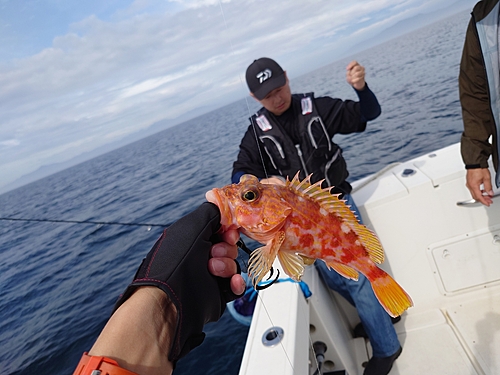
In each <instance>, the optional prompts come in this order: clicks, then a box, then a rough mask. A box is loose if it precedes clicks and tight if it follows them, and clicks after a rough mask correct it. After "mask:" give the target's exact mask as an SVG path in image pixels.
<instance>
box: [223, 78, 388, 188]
mask: <svg viewBox="0 0 500 375" xmlns="http://www.w3.org/2000/svg"><path fill="white" fill-rule="evenodd" d="M356 92H357V93H358V96H359V99H360V101H359V102H355V101H352V100H346V101H343V100H340V99H333V98H330V97H319V98H316V99H314V100H313V102H314V113H313V114H312V116H314V114H317V115H318V116H319V117H321V119H322V123H323V124H324V128H325V130H326V132H327V134H328V140H327V141H330V142H327V143H325V142H318V144H317V146H319V147H312V146H311V140H310V139H311V137H310V136H309V135H308V134H307V129H306V126H304V123H306V125H307V122H308V119H307V118H302V117H303V115H302V106H301V99H302V98H304V97H305V96H306V95H307V94H300V95H293V96H292V104H291V106H290V108H289V109H288V110H287V111H285V112H284V113H283V114H282V115H280V116H275V115H273V114H272V113H270V112H268V111H267V110H265V109H264V108H262V109H261V110H259V112H258V113H257V116H260V115H262V114H264V115H265V116H266V118H267V119H268V120H269V122H270V124H271V125H272V127H273V129H272V130H270V131H269V132H266V131H262V130H261V129H260V128H259V127H258V126H257V124H255V118H256V116H253V117H252V119H253V124H252V123H251V124H250V126H249V127H248V130H247V131H246V133H245V135H244V136H243V139H242V141H241V144H240V152H239V154H238V158H237V160H236V161H235V162H234V164H233V173H232V181H233V183H236V182H238V181H239V178H240V177H241V175H242V174H244V173H249V174H253V175H255V176H257V177H258V178H259V179H261V178H266V177H270V176H273V175H274V176H276V175H278V176H283V177H287V176H288V177H289V178H290V179H291V178H292V177H293V176H294V175H295V173H296V172H298V171H299V170H300V171H301V173H302V175H301V178H304V177H305V173H313V176H312V179H311V180H312V181H313V182H316V181H318V180H320V179H323V178H326V179H327V181H328V185H330V186H335V189H333V190H332V192H334V193H345V194H348V193H350V191H351V189H352V188H351V185H350V184H349V183H348V182H347V181H346V179H347V177H348V175H349V173H348V171H347V166H346V163H345V159H344V158H343V156H342V150H341V148H340V147H339V146H338V145H336V144H335V143H333V142H331V139H332V138H333V136H334V135H335V134H349V133H355V132H362V131H364V130H365V128H366V122H367V121H369V120H373V119H375V118H376V117H378V116H379V115H380V105H379V103H378V101H377V98H376V97H375V95H374V94H373V92H372V91H371V90H370V89H369V88H368V87H366V88H365V89H364V90H363V91H359V92H358V91H356ZM252 119H251V120H252ZM251 122H252V121H251ZM254 124H255V130H254ZM314 127H315V129H316V130H315V131H316V132H318V131H319V133H321V132H323V130H322V129H321V128H318V126H316V125H314ZM273 132H274V135H273V136H276V135H277V136H278V137H280V138H282V139H280V143H281V145H282V146H284V147H282V150H281V153H282V154H283V153H284V154H285V159H284V160H282V159H281V158H279V157H276V155H277V154H278V153H279V151H277V150H276V148H275V147H274V146H273V144H272V142H271V143H270V142H269V137H265V136H266V135H268V134H270V133H273ZM323 133H324V132H323ZM317 134H318V133H317ZM256 135H257V138H256ZM263 135H264V137H262V136H263ZM263 138H264V139H263ZM313 138H316V139H317V140H320V139H321V136H318V135H317V136H315V137H313ZM325 140H326V137H325V139H324V140H323V141H325ZM328 143H330V144H331V146H330V147H327V144H328ZM295 145H299V147H300V150H301V152H302V161H303V162H301V160H300V155H299V154H298V151H297V148H296V147H294V146H295ZM332 159H334V161H333V163H331V165H329V167H330V168H325V167H326V166H327V164H328V163H329V162H330V161H332ZM304 162H305V164H306V168H307V172H305V171H303V169H304ZM327 169H328V170H327ZM325 170H327V174H326V175H325Z"/></svg>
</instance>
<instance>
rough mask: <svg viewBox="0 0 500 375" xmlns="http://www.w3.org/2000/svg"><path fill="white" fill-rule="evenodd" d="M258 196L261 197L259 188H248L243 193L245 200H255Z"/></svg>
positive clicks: (242, 197)
mask: <svg viewBox="0 0 500 375" xmlns="http://www.w3.org/2000/svg"><path fill="white" fill-rule="evenodd" d="M257 198H259V193H258V192H257V190H246V191H244V192H243V194H241V199H243V200H244V201H245V202H253V201H255V200H256V199H257Z"/></svg>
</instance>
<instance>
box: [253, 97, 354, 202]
mask: <svg viewBox="0 0 500 375" xmlns="http://www.w3.org/2000/svg"><path fill="white" fill-rule="evenodd" d="M298 100H300V110H301V112H300V113H301V114H300V115H299V116H298V117H297V118H296V123H295V124H290V125H291V126H297V134H298V138H299V139H298V143H294V142H293V140H292V138H291V137H290V135H289V133H288V132H286V131H285V130H284V129H283V127H282V125H281V124H279V122H278V121H277V120H276V119H275V117H274V115H272V114H271V113H270V112H269V111H268V110H267V109H265V108H262V109H260V110H259V111H258V112H257V113H256V114H255V115H253V116H252V117H251V119H250V121H251V122H252V124H255V125H256V126H254V128H255V131H256V133H257V137H258V139H259V140H260V142H261V143H262V146H263V149H264V150H265V152H266V154H267V156H268V157H269V159H270V161H271V164H272V166H273V167H274V168H275V169H276V170H277V171H278V172H279V174H280V175H281V176H284V177H287V176H288V178H289V179H292V178H293V177H294V176H295V174H296V173H297V171H300V178H301V179H303V178H305V177H306V176H308V175H309V174H311V173H312V177H311V181H312V182H313V183H314V182H317V181H319V180H321V179H325V182H326V186H335V187H338V188H339V189H338V190H339V192H343V193H349V192H350V185H349V184H347V185H348V188H347V189H346V188H342V187H341V184H343V183H344V181H345V179H346V178H347V176H348V172H347V166H346V163H345V160H344V158H343V156H342V149H341V148H340V147H339V146H338V145H337V144H335V143H333V142H332V140H331V139H330V135H329V134H328V132H327V130H326V127H325V124H324V123H323V120H322V118H321V117H320V116H319V113H318V111H317V108H316V106H315V104H314V94H313V93H308V94H295V95H292V104H291V105H295V106H297V103H298ZM345 190H349V191H345Z"/></svg>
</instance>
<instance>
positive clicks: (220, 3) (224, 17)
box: [218, 0, 298, 373]
mask: <svg viewBox="0 0 500 375" xmlns="http://www.w3.org/2000/svg"><path fill="white" fill-rule="evenodd" d="M218 3H219V7H220V11H221V14H222V18H223V20H224V26H225V28H226V31H227V32H228V33H229V28H228V25H227V22H226V16H225V14H224V9H223V7H222V2H221V0H218ZM229 44H230V46H231V53H232V54H233V55H235V53H234V47H233V44H232V42H231V39H229ZM238 77H239V80H240V84H241V86H242V87H243V88H244V87H245V86H244V84H243V81H242V79H241V76H240V75H239V74H238ZM245 103H246V106H247V111H248V114H249V117H250V122H251V124H252V128H253V131H254V137H255V142H256V146H257V149H258V150H259V156H260V160H261V163H262V167H263V169H264V175H265V176H266V178H269V175H268V173H267V170H266V165H265V162H264V157H263V155H262V150H261V148H260V146H259V139H258V137H257V131H256V128H255V122H254V121H253V118H252V112H251V111H250V105H249V103H248V98H247V96H245ZM239 244H243V247H241V248H242V250H243V251H245V252H246V253H247V254H250V253H251V251H250V249H248V248H247V247H246V246H245V244H244V242H243V241H242V240H241V239H240V241H239ZM238 246H239V245H238ZM246 265H247V267H248V264H246ZM278 276H279V274H278ZM276 280H277V279H276ZM273 283H274V281H273ZM297 288H298V285H297ZM257 298H259V299H260V302H261V305H262V307H263V308H264V311H265V312H266V315H267V317H268V319H269V321H270V322H271V325H272V326H275V324H274V323H273V319H272V318H271V315H270V313H269V311H268V310H267V308H266V305H265V304H264V301H263V300H262V297H261V296H260V294H259V293H257ZM280 346H281V348H282V350H283V353H284V354H285V357H286V359H287V361H288V363H289V364H290V368H291V369H292V371H293V372H294V373H295V368H294V366H293V363H292V361H291V359H290V357H289V356H288V353H287V351H286V349H285V347H284V345H283V342H282V341H280Z"/></svg>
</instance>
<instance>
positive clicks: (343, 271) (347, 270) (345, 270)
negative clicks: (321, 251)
mask: <svg viewBox="0 0 500 375" xmlns="http://www.w3.org/2000/svg"><path fill="white" fill-rule="evenodd" d="M325 263H326V265H327V266H328V267H330V268H333V269H334V270H335V271H337V272H338V273H339V274H340V275H342V276H344V277H345V278H346V279H351V280H358V277H359V273H358V271H356V270H355V269H354V268H352V267H349V266H346V265H345V264H342V263H338V262H334V261H331V262H326V261H325Z"/></svg>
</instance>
